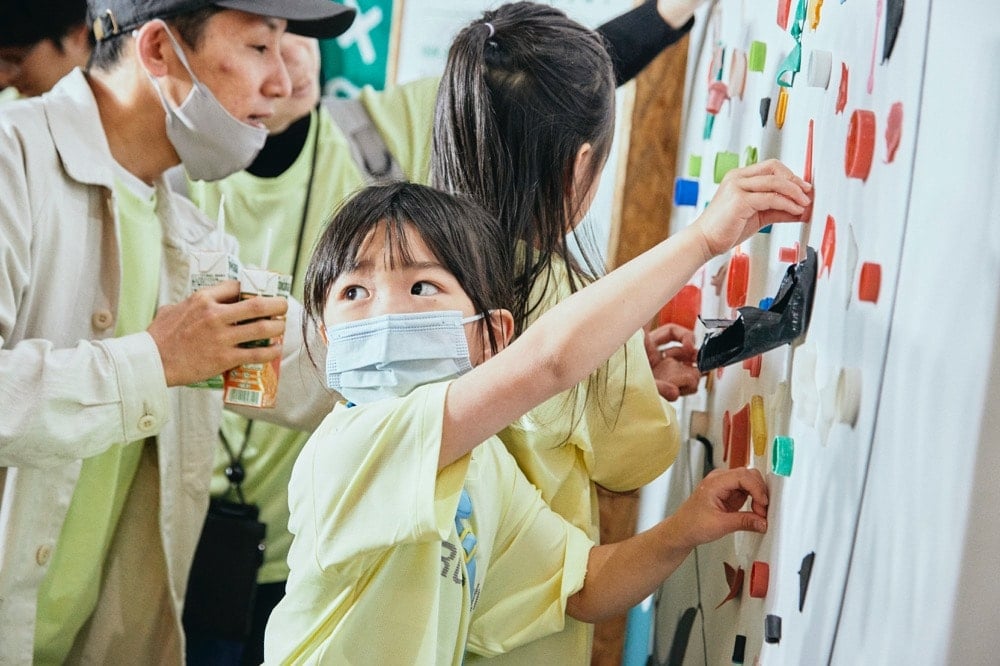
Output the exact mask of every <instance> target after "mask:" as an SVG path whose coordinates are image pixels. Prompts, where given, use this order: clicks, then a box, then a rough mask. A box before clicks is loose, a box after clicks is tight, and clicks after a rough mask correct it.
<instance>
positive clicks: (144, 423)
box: [139, 414, 156, 432]
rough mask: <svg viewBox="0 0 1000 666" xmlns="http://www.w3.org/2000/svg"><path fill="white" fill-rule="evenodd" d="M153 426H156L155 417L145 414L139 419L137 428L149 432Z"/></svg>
mask: <svg viewBox="0 0 1000 666" xmlns="http://www.w3.org/2000/svg"><path fill="white" fill-rule="evenodd" d="M155 427H156V419H155V418H153V417H152V416H151V415H149V414H146V415H145V416H143V417H142V418H140V419H139V430H141V431H142V432H149V431H150V430H152V429H153V428H155Z"/></svg>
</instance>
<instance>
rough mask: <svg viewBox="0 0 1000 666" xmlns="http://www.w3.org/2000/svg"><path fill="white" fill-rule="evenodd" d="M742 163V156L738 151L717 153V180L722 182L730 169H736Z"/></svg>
mask: <svg viewBox="0 0 1000 666" xmlns="http://www.w3.org/2000/svg"><path fill="white" fill-rule="evenodd" d="M739 165H740V156H739V155H737V154H736V153H728V152H725V151H723V152H720V153H716V154H715V182H716V183H721V182H722V178H723V176H725V175H726V173H728V172H729V170H730V169H735V168H736V167H738V166H739Z"/></svg>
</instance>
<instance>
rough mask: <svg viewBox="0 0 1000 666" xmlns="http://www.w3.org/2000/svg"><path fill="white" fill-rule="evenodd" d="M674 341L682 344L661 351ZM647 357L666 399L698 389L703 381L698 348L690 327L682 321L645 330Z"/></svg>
mask: <svg viewBox="0 0 1000 666" xmlns="http://www.w3.org/2000/svg"><path fill="white" fill-rule="evenodd" d="M671 342H676V343H679V344H678V346H671V347H669V348H667V349H665V350H663V351H661V347H663V346H666V345H667V344H669V343H671ZM646 357H647V358H648V359H649V367H650V369H652V371H653V379H654V380H655V381H656V390H657V392H659V394H660V395H661V396H662V397H663V398H664V399H665V400H669V401H671V402H672V401H674V400H677V398H679V397H681V396H682V395H691V394H692V393H694V392H695V391H697V390H698V383H699V382H700V381H701V373H700V372H699V371H698V349H697V348H696V347H695V346H694V333H693V332H692V331H691V330H690V329H687V328H684V327H683V326H681V325H679V324H664V325H663V326H659V327H657V328H655V329H653V330H652V331H649V332H648V333H646Z"/></svg>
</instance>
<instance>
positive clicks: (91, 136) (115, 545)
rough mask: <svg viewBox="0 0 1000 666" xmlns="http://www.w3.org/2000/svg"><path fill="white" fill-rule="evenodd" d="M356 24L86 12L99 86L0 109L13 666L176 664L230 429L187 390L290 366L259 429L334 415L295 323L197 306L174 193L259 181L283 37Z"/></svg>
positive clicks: (167, 4) (277, 5)
mask: <svg viewBox="0 0 1000 666" xmlns="http://www.w3.org/2000/svg"><path fill="white" fill-rule="evenodd" d="M353 14H354V10H352V9H349V8H346V7H344V6H342V5H339V4H336V3H332V2H328V1H327V0H298V1H297V2H295V3H288V2H283V1H278V0H273V1H272V0H253V1H251V0H225V1H224V2H222V0H220V4H218V5H216V4H213V3H211V2H207V1H205V0H158V1H157V2H133V1H131V0H90V1H89V2H88V25H90V26H92V30H93V34H94V39H95V40H96V45H95V49H94V53H93V56H92V60H91V66H90V68H89V70H87V71H83V70H80V69H75V70H73V71H71V72H70V73H69V74H68V75H66V76H65V77H63V78H62V79H61V80H60V81H59V83H57V84H56V86H55V87H54V88H53V89H52V90H51V91H50V92H49V93H47V94H45V95H42V96H40V97H33V98H30V99H24V100H18V101H14V102H9V103H6V104H4V105H3V106H2V107H0V271H2V279H0V413H2V414H3V418H2V419H0V488H3V493H2V496H0V554H2V555H0V600H2V601H0V627H3V629H2V632H3V636H2V640H0V663H11V664H28V663H38V664H50V663H64V662H70V663H79V662H83V663H109V664H134V663H155V664H180V663H183V660H184V636H183V631H182V627H181V622H180V617H181V612H182V607H183V603H184V592H185V587H186V582H187V578H188V573H189V569H190V563H191V561H192V557H193V554H194V549H195V544H196V543H197V540H198V536H199V533H200V531H201V527H202V523H203V521H204V516H205V512H206V508H207V504H208V499H209V492H208V491H209V482H210V479H211V461H212V453H213V450H214V447H215V446H216V441H217V432H218V426H219V423H220V421H221V412H222V401H221V399H220V396H219V394H218V393H217V392H213V391H209V390H204V389H195V388H188V387H187V385H188V384H191V383H193V382H196V381H199V380H203V379H206V378H209V377H213V376H215V375H217V374H219V373H220V372H222V371H224V370H226V369H228V368H232V367H235V366H237V365H241V364H244V363H262V362H267V361H269V360H272V359H275V358H277V357H278V356H279V355H283V356H284V358H285V361H284V363H283V364H282V372H281V382H282V383H281V385H280V387H279V399H278V406H277V407H276V408H275V410H274V411H273V412H271V413H269V414H268V415H267V416H268V418H274V419H277V420H280V421H282V422H283V423H286V424H289V425H291V424H298V425H300V427H315V425H316V423H318V421H319V418H320V417H321V415H322V414H324V413H325V412H327V411H328V410H329V407H330V404H331V402H332V400H331V396H330V394H329V393H328V392H326V391H325V390H322V384H321V383H319V382H318V381H317V373H316V372H315V370H314V369H313V368H312V367H311V366H310V365H309V364H307V363H303V362H301V358H300V357H299V353H300V352H301V351H302V344H301V343H302V341H301V339H300V337H299V336H298V332H299V331H301V326H300V325H299V324H298V323H297V320H298V318H299V313H300V312H301V308H299V307H298V306H297V304H295V303H289V302H288V301H286V300H285V299H283V298H265V297H261V298H251V299H245V300H242V301H238V299H237V297H238V295H239V292H240V287H239V284H238V282H236V281H235V280H230V281H226V282H223V283H220V284H218V285H216V286H213V287H206V288H204V289H202V290H200V291H198V292H196V293H195V294H193V295H190V296H188V294H189V291H190V288H189V284H188V267H189V259H190V257H191V254H192V253H193V252H195V251H198V250H207V249H212V250H216V249H218V247H219V234H217V232H216V227H215V222H214V220H213V219H208V218H206V217H205V216H204V215H202V214H201V213H200V212H199V211H197V209H195V208H194V207H193V206H191V204H190V203H189V202H187V201H185V200H183V199H182V198H180V197H177V196H176V195H172V194H171V193H170V191H169V190H168V189H167V187H166V182H165V180H164V178H163V174H164V172H165V171H166V170H167V169H169V168H170V167H172V166H174V165H176V164H178V163H181V162H183V163H184V164H185V166H186V168H187V169H188V171H189V172H190V173H191V174H192V175H195V176H197V177H200V178H221V177H223V176H226V175H229V174H231V173H234V172H236V171H239V170H240V169H243V168H245V167H246V166H247V165H248V164H249V163H250V162H251V161H252V160H253V158H254V157H255V155H256V153H257V152H258V151H259V150H260V147H261V145H262V144H263V141H264V139H265V138H266V129H265V128H264V126H263V121H264V120H265V119H266V118H267V117H269V116H270V115H271V113H272V112H273V105H274V101H275V100H276V99H278V98H280V97H285V96H287V95H288V93H289V91H290V87H291V84H290V82H289V79H288V73H287V70H286V69H285V66H284V63H283V62H282V60H281V57H280V55H279V52H278V50H279V45H280V39H281V36H282V34H283V33H284V32H285V31H286V29H288V30H292V31H296V32H303V33H305V34H309V35H312V36H318V37H327V36H332V35H336V34H339V33H340V32H342V31H343V30H344V29H346V27H347V26H348V25H349V24H350V21H351V19H352V18H353ZM227 249H228V250H230V251H235V243H233V242H231V239H230V241H229V242H227ZM286 315H287V316H288V318H289V319H288V323H289V325H288V327H287V330H286V327H285V321H284V319H283V318H284V317H285V316H286ZM283 334H284V343H283V344H281V343H278V342H276V341H277V340H279V339H280V338H281V336H282V335H283ZM259 340H268V341H269V343H268V344H266V345H263V346H259V345H256V344H254V345H251V346H244V343H247V342H253V341H259Z"/></svg>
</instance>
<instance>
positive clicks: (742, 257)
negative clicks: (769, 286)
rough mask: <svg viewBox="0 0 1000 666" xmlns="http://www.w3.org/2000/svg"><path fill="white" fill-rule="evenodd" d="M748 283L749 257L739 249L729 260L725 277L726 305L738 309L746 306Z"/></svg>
mask: <svg viewBox="0 0 1000 666" xmlns="http://www.w3.org/2000/svg"><path fill="white" fill-rule="evenodd" d="M749 282H750V256H749V255H747V254H744V253H743V252H742V251H741V250H740V249H739V248H736V251H735V252H734V253H733V256H732V257H731V258H730V259H729V274H728V276H727V277H726V304H727V305H728V306H729V307H731V308H740V307H743V306H744V305H746V304H747V285H748V284H749Z"/></svg>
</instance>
